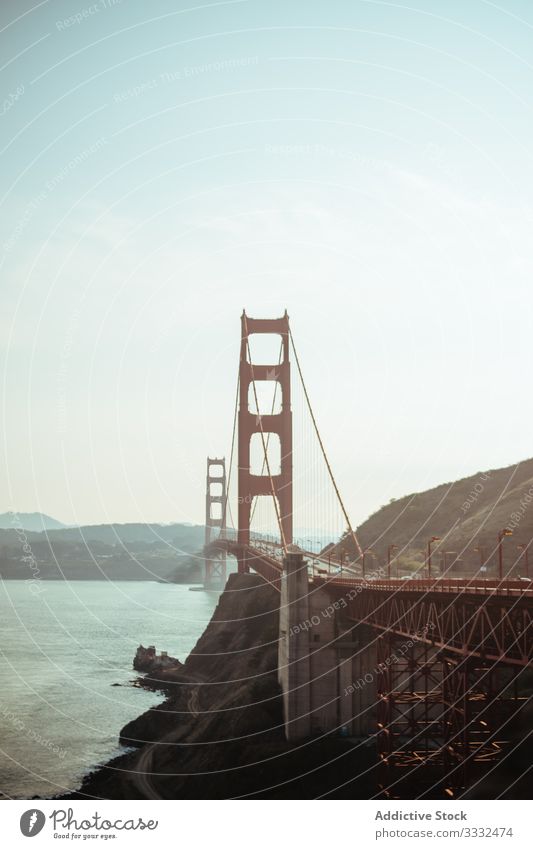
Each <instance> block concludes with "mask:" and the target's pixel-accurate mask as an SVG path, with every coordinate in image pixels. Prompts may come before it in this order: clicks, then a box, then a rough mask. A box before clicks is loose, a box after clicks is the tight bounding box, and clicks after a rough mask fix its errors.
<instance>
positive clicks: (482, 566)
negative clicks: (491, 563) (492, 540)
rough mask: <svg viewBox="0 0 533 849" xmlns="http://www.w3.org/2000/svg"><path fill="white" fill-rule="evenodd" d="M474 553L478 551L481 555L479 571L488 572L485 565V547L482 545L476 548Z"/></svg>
mask: <svg viewBox="0 0 533 849" xmlns="http://www.w3.org/2000/svg"><path fill="white" fill-rule="evenodd" d="M474 551H477V552H478V553H479V571H480V572H486V571H487V567H486V565H485V546H484V545H481V544H480V545H477V546H476V547H475V548H474Z"/></svg>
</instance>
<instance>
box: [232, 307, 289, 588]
mask: <svg viewBox="0 0 533 849" xmlns="http://www.w3.org/2000/svg"><path fill="white" fill-rule="evenodd" d="M241 327H242V331H241V359H240V368H239V386H240V395H239V448H238V462H239V486H238V489H239V492H238V501H239V531H238V541H239V542H240V543H242V544H243V545H248V543H249V542H250V517H251V509H252V503H253V499H254V498H255V497H257V496H264V495H266V496H271V497H272V498H273V499H274V501H275V503H276V505H275V506H276V513H277V518H278V523H279V525H280V533H281V541H282V543H283V545H284V546H287V545H289V544H290V543H292V413H291V383H290V362H289V316H288V315H287V311H285V314H284V316H283V317H282V318H276V319H262V318H249V317H248V316H247V315H246V312H244V311H243V314H242V316H241ZM254 333H272V334H279V335H280V336H281V341H282V357H281V362H279V363H273V364H270V365H254V364H253V363H252V362H251V361H250V345H249V341H248V340H249V337H250V336H252V335H253V334H254ZM263 380H277V381H278V382H279V384H280V388H281V412H279V413H275V414H269V415H258V414H257V412H255V413H254V412H251V411H250V409H249V390H250V385H251V384H253V383H254V382H256V383H257V382H258V381H263ZM254 433H260V434H261V439H262V441H263V447H265V445H266V441H267V439H268V435H269V434H270V433H275V434H277V435H278V437H279V441H280V456H281V471H280V472H279V473H278V474H274V475H272V476H271V475H270V474H268V471H271V470H269V469H267V474H263V475H252V474H251V473H250V441H251V438H252V435H253V434H254ZM239 571H240V572H246V571H248V566H247V564H246V561H245V557H244V555H243V556H242V557H241V558H240V560H239Z"/></svg>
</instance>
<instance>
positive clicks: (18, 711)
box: [0, 581, 218, 798]
mask: <svg viewBox="0 0 533 849" xmlns="http://www.w3.org/2000/svg"><path fill="white" fill-rule="evenodd" d="M32 589H33V591H32ZM36 589H39V590H40V592H38V593H36V592H35V590H36ZM217 600H218V596H217V595H216V594H213V593H204V592H190V591H189V588H188V586H186V585H179V584H159V583H155V582H154V583H152V582H147V581H142V582H141V581H139V582H137V581H135V582H133V581H132V582H129V581H128V582H126V581H124V582H117V583H115V584H113V583H111V582H107V581H41V582H40V583H39V585H38V586H36V585H35V584H33V585H30V584H28V583H26V582H24V581H3V582H0V798H1V797H2V795H3V796H4V797H8V798H31V797H32V796H35V795H36V796H42V797H51V796H54V795H56V794H59V793H64V792H66V791H68V790H72V789H76V788H78V787H79V785H80V782H81V779H82V778H83V775H84V774H85V773H86V772H87V771H89V770H90V769H91V768H93V767H94V766H96V765H97V764H99V763H102V762H104V761H106V760H108V759H109V758H110V757H113V756H114V755H116V754H119V753H120V752H123V751H124V749H123V748H122V747H119V746H118V734H119V731H120V729H121V728H122V726H123V725H124V724H125V723H126V722H128V721H129V720H130V719H133V718H134V717H136V716H138V715H139V714H140V713H142V712H143V711H145V710H147V709H148V708H149V707H151V706H152V705H155V704H157V703H158V702H161V700H162V697H161V696H160V695H158V694H154V693H149V692H147V691H145V690H142V689H139V688H137V687H133V686H132V684H131V682H132V681H133V680H134V678H135V673H134V671H133V668H132V661H133V656H134V654H135V650H136V648H137V646H138V645H139V643H143V645H145V646H146V645H151V644H152V645H155V646H156V648H157V649H158V651H159V650H162V649H163V650H166V651H168V652H169V654H172V655H174V656H175V657H178V658H180V660H184V659H185V657H186V656H187V654H188V653H189V652H190V650H191V649H192V648H193V647H194V645H195V643H196V640H197V639H198V637H199V636H200V634H201V633H202V631H203V630H204V628H205V626H206V624H207V623H208V621H209V619H210V618H211V614H212V612H213V610H214V608H215V605H216V602H217ZM113 684H120V685H121V686H119V687H114V686H113Z"/></svg>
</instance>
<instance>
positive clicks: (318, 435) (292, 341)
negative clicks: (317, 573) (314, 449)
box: [289, 325, 363, 557]
mask: <svg viewBox="0 0 533 849" xmlns="http://www.w3.org/2000/svg"><path fill="white" fill-rule="evenodd" d="M289 338H290V340H291V345H292V350H293V352H294V359H295V361H296V367H297V369H298V374H299V375H300V381H301V383H302V388H303V391H304V396H305V400H306V402H307V408H308V410H309V413H310V415H311V420H312V422H313V426H314V429H315V433H316V435H317V439H318V443H319V445H320V449H321V451H322V456H323V457H324V461H325V463H326V467H327V470H328V472H329V476H330V478H331V482H332V484H333V487H334V489H335V493H336V495H337V498H338V500H339V504H340V506H341V509H342V512H343V514H344V518H345V520H346V524H347V526H348V531H349V534H350V536H351V538H352V540H353V542H354V545H355V549H356V551H357V552H358V554H359V557H362V556H363V549H362V548H361V546H360V545H359V540H358V539H357V537H356V535H355V531H354V529H353V528H352V523H351V522H350V517H349V516H348V511H347V510H346V507H345V506H344V502H343V500H342V497H341V494H340V492H339V488H338V486H337V482H336V480H335V477H334V475H333V470H332V468H331V466H330V464H329V460H328V458H327V454H326V449H325V448H324V443H323V442H322V437H321V436H320V431H319V429H318V425H317V422H316V419H315V414H314V413H313V408H312V406H311V401H310V398H309V394H308V392H307V387H306V385H305V380H304V377H303V374H302V369H301V366H300V360H299V359H298V353H297V351H296V346H295V344H294V338H293V335H292V331H291V328H290V325H289Z"/></svg>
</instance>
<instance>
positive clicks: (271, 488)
mask: <svg viewBox="0 0 533 849" xmlns="http://www.w3.org/2000/svg"><path fill="white" fill-rule="evenodd" d="M245 323H246V348H247V351H248V360H249V362H250V368H251V372H252V386H253V390H254V398H255V407H256V410H257V419H258V424H259V430H260V433H261V442H262V445H263V455H264V457H265V461H266V468H267V472H268V478H269V481H270V491H271V494H272V500H273V502H274V509H275V511H276V519H277V521H278V526H279V531H280V535H281V544H282V545H283V550H284V551H285V552H286V551H287V542H286V540H285V532H284V530H283V525H282V522H281V515H280V512H279V505H278V500H277V498H276V491H275V489H274V481H273V480H272V473H271V471H270V463H269V460H268V453H267V448H266V443H265V432H264V430H263V420H262V416H261V415H260V414H259V401H258V398H257V389H256V385H255V376H254V366H253V363H252V355H251V353H250V342H249V337H248V323H247V322H246V318H245Z"/></svg>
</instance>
